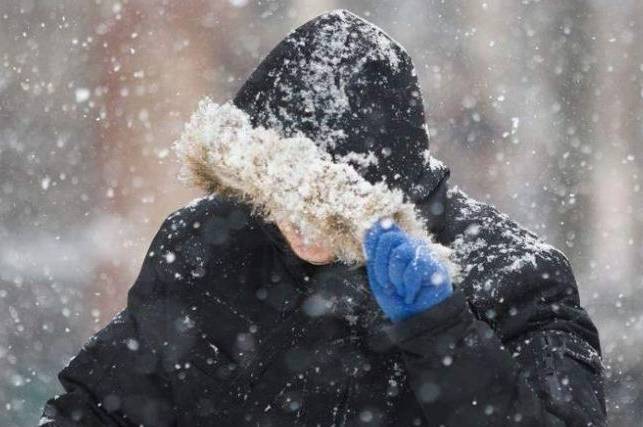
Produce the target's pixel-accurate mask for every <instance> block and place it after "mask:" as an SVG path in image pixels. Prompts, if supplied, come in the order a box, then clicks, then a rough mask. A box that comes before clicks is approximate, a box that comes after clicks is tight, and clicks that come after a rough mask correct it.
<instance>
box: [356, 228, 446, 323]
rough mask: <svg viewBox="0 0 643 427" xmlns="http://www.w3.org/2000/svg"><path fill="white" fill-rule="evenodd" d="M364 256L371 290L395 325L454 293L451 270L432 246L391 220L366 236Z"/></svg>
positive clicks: (372, 229) (368, 232) (371, 230)
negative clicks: (436, 256) (438, 257)
mask: <svg viewBox="0 0 643 427" xmlns="http://www.w3.org/2000/svg"><path fill="white" fill-rule="evenodd" d="M364 253H365V255H366V271H367V274H368V281H369V283H370V286H371V291H372V292H373V295H374V296H375V299H376V301H377V303H378V304H379V306H380V308H381V309H382V310H383V311H384V314H386V316H387V317H388V318H389V319H390V320H392V321H393V322H398V321H400V320H403V319H406V318H408V317H411V316H413V315H415V314H418V313H421V312H423V311H425V310H428V309H429V308H431V307H433V306H434V305H436V304H438V303H439V302H441V301H443V300H444V299H446V298H447V297H448V296H449V295H451V293H452V292H453V286H452V284H451V278H450V277H449V273H448V271H447V269H446V268H445V266H444V265H443V264H442V263H441V262H440V261H438V260H437V259H436V258H435V256H434V255H433V253H432V252H431V250H430V249H429V247H428V246H427V245H426V244H425V243H424V242H422V241H421V240H419V239H414V238H411V237H410V236H409V235H408V234H406V233H405V232H404V231H402V230H401V229H400V228H399V227H398V226H397V225H395V224H394V223H393V222H392V221H390V220H381V221H378V222H377V223H376V224H375V225H373V226H372V227H371V228H370V229H369V230H368V231H367V232H366V233H365V238H364Z"/></svg>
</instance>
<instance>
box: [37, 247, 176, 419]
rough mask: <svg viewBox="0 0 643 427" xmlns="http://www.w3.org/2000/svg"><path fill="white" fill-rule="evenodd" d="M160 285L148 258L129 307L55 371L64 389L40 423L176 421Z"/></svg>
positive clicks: (131, 294)
mask: <svg viewBox="0 0 643 427" xmlns="http://www.w3.org/2000/svg"><path fill="white" fill-rule="evenodd" d="M157 240H158V237H157ZM157 245H158V242H156V243H153V244H152V248H154V247H155V246H157ZM162 289H163V286H161V285H160V283H159V280H158V277H157V272H156V269H155V264H154V262H153V260H152V259H151V258H150V257H149V256H148V258H147V259H146V261H145V262H144V264H143V267H142V270H141V273H140V274H139V277H138V279H137V281H136V283H135V284H134V286H133V287H132V288H131V290H130V291H129V295H128V304H127V307H126V308H125V309H124V310H123V311H122V312H121V313H120V314H118V315H117V316H116V317H115V318H114V319H113V320H112V321H111V322H110V323H109V324H108V325H107V326H106V327H105V328H104V329H102V330H101V331H100V332H98V333H97V334H96V335H95V336H93V337H92V338H91V339H90V340H89V341H88V343H87V344H86V345H85V346H84V347H83V349H82V350H81V351H80V352H79V353H78V355H77V356H76V357H74V358H73V359H72V360H71V361H70V362H69V364H68V365H67V366H66V367H65V368H64V369H63V370H62V371H61V372H60V373H59V375H58V377H59V380H60V382H61V384H62V386H63V388H64V393H63V394H61V395H59V396H56V397H54V398H52V399H50V400H49V401H48V402H47V403H46V405H45V409H44V412H43V416H42V419H41V421H40V425H45V426H49V427H57V426H139V425H146V426H147V425H153V426H169V425H173V424H174V419H175V418H174V411H173V410H172V406H173V399H172V397H171V387H170V382H169V381H168V380H167V378H166V376H165V374H164V373H165V371H164V369H163V362H162V357H161V353H162V350H163V345H162V343H163V342H164V338H163V337H164V334H165V331H164V329H165V327H164V324H165V322H164V317H165V309H164V305H165V303H164V298H163V295H162Z"/></svg>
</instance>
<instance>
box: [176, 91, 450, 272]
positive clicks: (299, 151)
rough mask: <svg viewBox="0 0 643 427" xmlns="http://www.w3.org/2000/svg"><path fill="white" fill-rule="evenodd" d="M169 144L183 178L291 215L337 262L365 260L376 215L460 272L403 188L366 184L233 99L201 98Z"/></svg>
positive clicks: (263, 211)
mask: <svg viewBox="0 0 643 427" xmlns="http://www.w3.org/2000/svg"><path fill="white" fill-rule="evenodd" d="M174 150H175V152H176V154H177V155H178V157H179V160H180V162H181V173H180V178H181V179H182V180H183V181H185V182H187V183H188V184H191V185H195V186H197V187H200V188H202V189H204V190H206V191H208V192H210V193H218V194H223V195H226V196H232V197H235V198H238V199H240V200H243V201H245V202H248V203H249V204H250V206H252V208H253V209H254V211H255V212H256V213H257V212H258V213H259V214H260V215H262V216H263V217H264V218H265V219H266V220H268V221H273V222H276V221H289V222H290V223H292V224H294V225H295V226H297V227H298V228H299V230H300V231H301V233H302V235H303V236H306V238H307V239H308V240H310V241H313V240H317V239H321V240H322V241H324V242H325V243H326V244H327V245H328V246H329V248H330V249H332V250H333V251H334V253H335V254H336V256H337V259H338V260H339V261H341V262H344V263H346V264H355V263H357V264H363V263H364V261H365V259H364V252H363V248H362V240H363V236H364V233H365V232H366V230H368V229H369V227H370V226H371V225H372V224H374V223H375V222H376V221H377V220H379V219H383V218H390V219H392V220H393V221H395V223H397V224H398V225H399V226H400V227H401V228H402V229H403V230H404V231H406V232H407V233H409V234H410V235H411V236H413V237H416V238H421V239H423V240H424V241H426V242H427V244H428V245H430V247H431V249H432V251H433V253H435V254H436V256H437V257H438V259H440V261H442V262H443V263H445V264H446V265H447V267H448V269H449V271H450V273H451V275H452V278H453V279H455V278H456V277H457V272H458V269H457V268H456V266H455V264H454V263H453V262H452V261H451V250H450V249H449V248H447V247H445V246H442V245H439V244H437V243H435V242H434V241H433V240H432V238H431V236H430V235H429V234H428V233H427V231H426V230H427V227H426V224H425V222H424V221H423V220H422V219H421V218H422V217H421V215H419V214H418V212H417V211H416V208H415V205H413V204H412V203H409V202H406V201H405V200H404V196H403V193H402V192H401V191H400V190H397V189H390V188H388V186H387V185H386V184H385V183H384V182H378V183H376V184H371V183H370V182H368V181H366V180H365V179H364V178H363V177H362V176H361V175H359V173H358V172H357V171H356V170H355V169H354V168H353V167H352V166H351V165H349V164H348V163H343V162H339V163H338V162H334V161H333V159H332V157H331V155H330V154H328V153H327V152H325V151H324V150H322V149H321V148H319V147H318V146H317V145H316V144H315V143H314V142H313V141H312V140H311V139H309V138H307V137H305V136H303V135H296V136H294V137H291V138H283V137H281V136H280V134H279V133H278V132H276V131H275V130H273V129H266V128H263V127H253V126H252V124H251V123H250V118H249V117H248V115H247V114H246V113H245V112H243V111H242V110H240V109H239V108H237V107H235V106H234V105H233V104H231V103H225V104H223V105H219V104H216V103H214V102H212V101H211V100H210V99H209V98H205V99H203V100H202V101H201V102H200V103H199V107H198V110H197V111H196V112H195V113H194V114H193V115H192V118H191V120H190V121H189V122H188V123H187V124H186V125H185V130H184V132H183V134H182V135H181V137H180V138H179V140H178V141H177V142H175V144H174Z"/></svg>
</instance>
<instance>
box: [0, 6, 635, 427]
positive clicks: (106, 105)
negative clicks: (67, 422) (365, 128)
mask: <svg viewBox="0 0 643 427" xmlns="http://www.w3.org/2000/svg"><path fill="white" fill-rule="evenodd" d="M334 8H346V9H349V10H351V11H353V12H355V13H357V14H359V15H361V16H363V17H365V18H366V19H368V20H370V21H372V22H374V23H375V24H377V25H378V26H380V27H382V28H383V29H384V30H385V31H386V32H388V33H389V34H390V35H391V36H392V37H393V38H395V39H396V40H398V41H399V42H400V43H402V44H403V45H404V46H405V47H406V48H407V50H408V51H409V52H410V54H411V56H412V57H413V58H414V60H415V65H416V68H417V72H418V75H419V79H420V82H421V84H422V87H423V94H424V99H425V102H426V109H427V113H428V120H429V128H430V134H431V138H432V139H431V144H432V150H433V153H434V155H436V156H437V157H438V158H440V159H442V160H444V161H445V162H446V163H447V164H448V165H449V166H450V167H451V170H452V177H453V178H452V182H454V183H457V184H458V185H460V186H461V187H462V188H463V189H464V190H465V191H466V192H468V193H469V194H470V195H472V196H474V197H475V198H478V199H480V200H483V201H486V202H489V203H492V204H494V205H496V206H497V207H498V208H500V209H501V210H504V211H505V212H507V213H509V214H510V215H511V216H513V217H514V218H515V219H517V220H518V221H519V222H521V223H522V224H524V225H526V226H527V227H528V228H530V229H532V230H534V231H535V232H537V233H539V234H540V235H541V236H543V238H544V239H545V240H547V241H548V242H549V243H552V244H554V245H555V246H557V247H559V248H561V249H562V250H563V251H564V252H565V253H566V254H567V255H568V256H569V258H570V259H571V262H572V265H573V267H574V269H575V272H576V274H577V279H578V282H579V287H580V293H581V298H582V302H583V304H584V305H585V307H586V308H587V310H588V311H589V312H590V314H591V315H592V316H593V319H594V320H595V322H596V323H597V325H598V327H599V330H600V333H601V338H602V345H603V351H604V356H605V364H606V366H607V367H608V371H607V374H608V377H607V389H608V407H609V416H610V420H611V425H615V426H618V425H623V426H627V425H640V420H641V419H642V418H643V359H642V358H643V351H642V350H641V348H643V347H642V346H643V243H642V242H643V241H642V237H643V196H642V192H641V183H642V179H641V174H643V167H642V166H643V121H642V115H643V49H642V48H641V46H642V45H643V39H642V28H641V25H642V24H643V2H641V1H640V0H620V1H619V0H611V1H608V0H591V1H585V0H568V1H565V2H561V1H530V0H522V1H494V0H486V1H477V0H476V1H468V0H467V1H465V0H461V1H439V0H410V1H408V0H407V1H375V0H372V1H371V0H355V1H339V0H315V1H305V0H304V1H302V0H298V1H295V0H277V1H270V0H262V1H250V0H209V1H206V0H181V1H178V0H176V1H172V0H91V1H72V0H57V1H55V2H53V1H36V0H22V1H18V0H11V1H2V2H0V322H1V323H0V425H2V426H6V427H12V426H28V425H36V424H37V423H38V418H39V416H40V413H41V410H42V406H43V404H44V401H45V400H46V399H47V398H48V397H50V396H52V395H54V394H55V393H57V392H59V391H60V390H61V389H60V388H59V385H58V383H57V380H56V374H57V372H58V371H59V370H60V369H61V368H62V367H63V366H64V365H65V364H66V363H67V361H68V360H69V359H70V357H72V356H73V355H75V354H76V353H77V352H78V350H79V348H80V347H81V346H82V344H83V343H84V342H85V341H86V340H87V339H88V337H89V336H91V335H92V334H93V333H95V332H96V331H97V330H99V329H100V328H102V327H103V326H104V325H105V324H106V323H108V322H109V321H110V320H111V318H112V316H113V315H114V314H115V313H116V312H117V311H119V310H120V309H121V308H122V307H123V306H124V304H125V301H126V294H127V290H128V288H129V287H130V286H131V284H132V283H133V281H134V279H135V277H136V275H137V273H138V269H139V267H140V265H141V261H142V259H143V256H144V254H145V251H146V249H147V246H148V245H149V243H150V241H151V238H152V237H153V235H154V234H155V232H156V231H157V229H158V227H159V225H160V223H161V222H162V220H163V219H164V218H165V217H166V216H167V215H168V214H169V213H170V212H172V211H173V210H175V209H177V208H179V207H181V206H183V205H184V204H186V203H187V202H189V201H190V200H191V199H193V198H194V197H196V196H198V194H197V193H195V192H191V191H190V190H188V189H186V188H183V187H182V186H181V185H180V184H179V183H178V182H177V180H176V172H177V165H176V161H175V159H174V157H173V154H172V152H171V149H170V147H171V144H172V142H173V141H174V140H175V139H176V138H177V136H178V135H179V132H180V131H181V129H182V126H183V123H184V122H185V121H186V119H188V117H189V115H190V113H191V112H192V111H193V110H194V109H195V107H196V104H197V101H198V100H199V99H200V98H201V97H202V96H204V95H209V96H211V97H212V98H214V99H215V100H216V101H221V102H222V101H225V100H227V99H229V98H231V97H232V96H233V95H234V93H235V91H236V90H237V89H238V88H239V87H240V85H241V83H242V82H243V81H244V80H245V79H246V77H247V76H248V75H249V74H250V72H251V71H252V70H253V68H254V67H255V65H257V63H258V62H259V61H260V60H261V58H263V57H264V55H266V54H267V53H268V52H269V50H270V49H271V48H272V47H273V46H274V45H275V44H276V43H277V42H278V41H279V40H280V39H281V38H282V37H284V36H285V35H286V34H287V33H288V32H289V31H290V30H291V29H293V28H294V27H296V26H298V25H300V24H302V23H304V22H305V21H306V20H308V19H310V18H312V17H314V16H315V15H317V14H320V13H322V12H324V11H327V10H329V9H334Z"/></svg>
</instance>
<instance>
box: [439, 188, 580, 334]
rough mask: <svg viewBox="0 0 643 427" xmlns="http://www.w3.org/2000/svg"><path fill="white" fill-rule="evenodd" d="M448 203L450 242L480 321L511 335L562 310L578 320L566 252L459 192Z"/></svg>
mask: <svg viewBox="0 0 643 427" xmlns="http://www.w3.org/2000/svg"><path fill="white" fill-rule="evenodd" d="M447 198H448V199H447V203H446V218H447V220H446V227H445V230H446V234H447V236H446V240H447V241H448V242H449V244H450V245H451V247H452V248H453V250H454V255H455V258H456V260H457V262H458V263H459V264H460V266H461V271H462V281H461V287H462V289H463V291H464V292H465V294H466V295H467V297H468V299H469V301H470V303H471V305H472V307H473V308H474V309H475V310H476V312H477V314H478V316H479V317H480V318H483V319H485V320H487V321H488V322H489V323H490V324H492V325H495V326H496V327H497V328H499V329H504V330H505V332H506V333H507V334H510V333H509V329H514V328H522V327H526V325H527V324H528V323H529V322H532V323H534V324H535V322H536V321H537V320H536V317H537V315H538V316H540V314H542V313H549V314H550V315H553V316H559V315H562V314H561V313H562V312H561V311H560V310H559V307H561V306H565V307H568V308H570V309H571V311H570V313H572V314H573V315H576V316H578V314H579V313H580V310H581V309H580V300H579V295H578V289H577V285H576V280H575V278H574V274H573V271H572V267H571V265H570V263H569V260H568V259H567V257H566V256H565V254H563V252H561V251H560V250H558V249H556V248H555V247H554V246H552V245H550V244H548V243H546V242H544V241H543V240H542V239H540V238H539V237H538V236H537V235H536V234H535V233H533V232H532V231H530V230H528V229H526V228H525V227H523V226H521V225H520V224H518V223H517V222H516V221H514V220H512V219H511V218H510V217H509V216H508V215H506V214H504V213H502V212H500V211H499V210H498V209H496V208H494V207H493V206H491V205H489V204H486V203H481V202H479V201H476V200H474V199H472V198H471V197H469V196H467V195H466V194H465V193H464V192H463V191H461V190H459V189H457V188H454V189H450V190H449V191H448V193H447ZM538 321H539V320H538ZM498 331H499V332H502V331H501V330H498Z"/></svg>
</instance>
